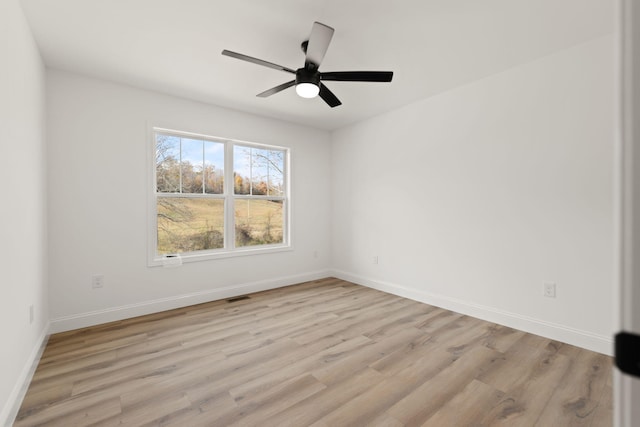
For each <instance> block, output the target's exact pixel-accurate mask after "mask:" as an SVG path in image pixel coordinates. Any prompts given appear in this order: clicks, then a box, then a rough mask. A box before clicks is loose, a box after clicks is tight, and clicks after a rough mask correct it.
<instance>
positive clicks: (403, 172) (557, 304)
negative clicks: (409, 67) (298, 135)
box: [332, 36, 614, 353]
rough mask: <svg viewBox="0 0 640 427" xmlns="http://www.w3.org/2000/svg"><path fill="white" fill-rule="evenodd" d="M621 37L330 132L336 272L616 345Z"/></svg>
mask: <svg viewBox="0 0 640 427" xmlns="http://www.w3.org/2000/svg"><path fill="white" fill-rule="evenodd" d="M613 47H614V46H613V39H612V37H611V36H607V37H604V38H599V39H595V40H593V41H591V42H588V43H585V44H581V45H578V46H575V47H573V48H571V49H568V50H565V51H561V52H557V53H556V54H553V55H550V56H547V57H544V58H541V59H539V60H536V61H535V62H531V63H528V64H525V65H522V66H519V67H517V68H514V69H511V70H508V71H505V72H503V73H500V74H496V75H493V76H490V77H488V78H485V79H483V80H480V81H477V82H475V83H472V84H469V85H467V86H464V87H460V88H457V89H455V90H452V91H450V92H447V93H443V94H441V95H438V96H435V97H432V98H429V99H425V100H422V101H420V102H417V103H414V104H411V105H409V106H406V107H404V108H401V109H399V110H395V111H392V112H390V113H388V114H384V115H381V116H379V117H376V118H374V119H371V120H368V121H365V122H362V123H359V124H356V125H354V126H351V127H348V128H345V129H342V130H339V131H336V132H335V133H334V135H333V162H332V164H333V176H334V181H333V196H334V199H333V206H334V208H333V222H334V227H333V242H332V245H333V252H332V255H333V266H334V268H335V269H336V274H337V275H338V276H340V277H343V278H347V279H351V280H354V281H356V282H359V283H362V284H367V285H369V286H373V287H378V288H380V289H384V290H387V291H391V292H395V293H397V294H401V295H405V296H409V297H412V298H415V299H419V300H422V301H425V302H431V303H434V304H436V305H442V306H445V307H448V308H453V309H455V310H457V311H460V312H463V313H468V314H472V315H475V316H477V317H481V318H485V319H489V320H493V321H497V322H501V323H506V324H508V325H511V326H515V327H518V328H520V329H525V330H528V331H531V332H534V333H538V334H542V335H546V336H549V337H552V338H556V339H562V340H565V341H568V342H571V343H575V344H579V345H582V346H586V347H588V348H591V349H594V350H597V351H601V352H605V353H609V352H610V350H611V339H610V336H611V334H612V332H613V313H612V307H613V301H612V294H613V262H614V260H613V177H612V174H613V171H612V165H613V149H614V136H613V135H614V123H613V102H614V100H613V90H614V89H613V65H614V56H613V55H614V54H613V52H614V49H613ZM425 78H428V73H427V74H426V75H425ZM375 255H377V256H379V264H378V265H374V264H373V262H372V257H373V256H375ZM545 282H553V283H556V284H557V298H556V299H549V298H544V297H543V295H542V287H543V283H545Z"/></svg>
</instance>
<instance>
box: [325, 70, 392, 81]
mask: <svg viewBox="0 0 640 427" xmlns="http://www.w3.org/2000/svg"><path fill="white" fill-rule="evenodd" d="M391 79H393V71H334V72H328V73H320V80H333V81H339V82H383V83H386V82H390V81H391Z"/></svg>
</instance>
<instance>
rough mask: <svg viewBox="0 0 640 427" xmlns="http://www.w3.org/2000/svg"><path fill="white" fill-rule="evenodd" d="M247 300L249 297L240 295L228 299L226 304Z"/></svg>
mask: <svg viewBox="0 0 640 427" xmlns="http://www.w3.org/2000/svg"><path fill="white" fill-rule="evenodd" d="M249 298H251V297H250V296H249V295H240V296H238V297H233V298H229V299H228V300H227V302H236V301H242V300H243V299H249Z"/></svg>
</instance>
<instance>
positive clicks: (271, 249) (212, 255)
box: [147, 245, 293, 267]
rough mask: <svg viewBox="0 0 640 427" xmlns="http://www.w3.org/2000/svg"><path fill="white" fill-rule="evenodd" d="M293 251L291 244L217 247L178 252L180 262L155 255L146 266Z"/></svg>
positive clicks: (176, 265)
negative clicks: (205, 250) (232, 248)
mask: <svg viewBox="0 0 640 427" xmlns="http://www.w3.org/2000/svg"><path fill="white" fill-rule="evenodd" d="M289 251H293V247H291V245H262V246H260V247H258V248H256V247H248V248H242V249H234V250H233V251H225V250H223V249H219V250H217V251H210V252H204V251H203V252H202V253H193V252H190V253H186V254H179V255H180V256H179V257H178V259H179V260H180V262H178V263H176V262H170V263H166V260H172V258H165V257H162V256H160V257H159V256H155V257H153V258H152V259H149V261H148V263H147V266H148V267H163V266H164V267H179V266H180V265H182V264H186V263H192V262H201V261H209V260H216V259H226V258H235V257H242V256H253V255H263V254H272V253H278V252H289Z"/></svg>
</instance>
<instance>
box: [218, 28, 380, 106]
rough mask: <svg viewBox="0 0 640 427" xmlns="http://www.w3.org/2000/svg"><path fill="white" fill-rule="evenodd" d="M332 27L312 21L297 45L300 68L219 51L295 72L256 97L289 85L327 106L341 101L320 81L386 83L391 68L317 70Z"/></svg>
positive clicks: (228, 51) (331, 33) (328, 41)
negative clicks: (302, 59) (302, 57)
mask: <svg viewBox="0 0 640 427" xmlns="http://www.w3.org/2000/svg"><path fill="white" fill-rule="evenodd" d="M334 31H335V30H334V29H333V28H331V27H329V26H327V25H324V24H321V23H320V22H314V23H313V28H312V29H311V35H310V36H309V40H305V41H303V42H302V45H301V46H300V47H301V48H302V51H303V52H304V54H305V55H306V58H305V62H304V67H302V68H298V69H297V70H293V69H291V68H287V67H283V66H282V65H278V64H274V63H272V62H268V61H263V60H262V59H258V58H253V57H251V56H247V55H243V54H241V53H237V52H232V51H230V50H226V49H225V50H223V51H222V54H223V55H226V56H230V57H232V58H236V59H241V60H243V61H247V62H252V63H254V64H258V65H262V66H265V67H269V68H273V69H275V70H280V71H284V72H287V73H291V74H295V76H296V78H295V80H291V81H290V82H286V83H283V84H281V85H278V86H276V87H274V88H271V89H269V90H265V91H264V92H262V93H259V94H258V95H257V96H259V97H261V98H266V97H267V96H271V95H273V94H276V93H278V92H280V91H283V90H285V89H287V88H290V87H291V86H295V87H296V92H297V93H298V95H300V96H301V97H303V98H314V97H316V96H318V95H320V98H322V99H323V100H324V102H326V103H327V104H329V106H330V107H331V108H333V107H337V106H338V105H341V104H342V102H340V100H339V99H338V98H337V97H336V96H335V95H334V94H333V92H331V91H330V90H329V89H328V88H327V86H326V85H325V84H324V83H323V82H324V81H342V82H390V81H391V79H392V78H393V72H392V71H331V72H325V73H323V72H320V70H319V68H320V63H321V62H322V59H323V58H324V55H325V53H327V49H328V48H329V43H330V42H331V38H332V37H333V33H334Z"/></svg>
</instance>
